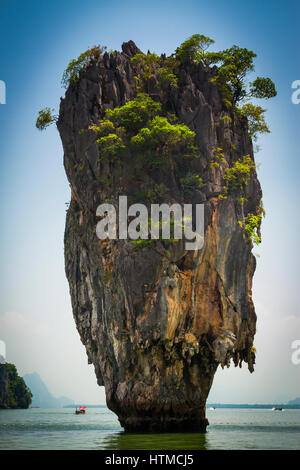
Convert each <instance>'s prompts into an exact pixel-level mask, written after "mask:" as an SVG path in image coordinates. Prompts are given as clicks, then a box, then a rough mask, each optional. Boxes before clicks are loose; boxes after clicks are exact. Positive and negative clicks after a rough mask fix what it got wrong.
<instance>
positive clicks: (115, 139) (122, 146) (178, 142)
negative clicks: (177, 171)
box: [90, 93, 197, 166]
mask: <svg viewBox="0 0 300 470" xmlns="http://www.w3.org/2000/svg"><path fill="white" fill-rule="evenodd" d="M161 112H162V109H161V105H160V103H157V102H155V101H153V100H152V99H151V98H150V96H149V95H147V94H143V93H139V94H138V95H137V97H136V98H134V99H133V100H131V101H128V102H127V103H126V104H125V105H124V106H121V107H119V108H115V109H113V110H111V109H108V110H106V112H105V116H104V119H103V120H101V121H100V123H99V125H93V126H91V127H90V129H91V130H93V131H94V132H96V133H97V136H98V139H97V142H98V145H99V149H100V154H101V157H100V158H108V159H115V158H116V157H118V159H119V160H120V158H121V157H122V155H123V152H124V153H125V152H126V151H127V152H131V154H132V155H133V156H134V157H136V158H144V159H145V161H146V163H147V164H148V165H150V166H158V165H161V164H166V163H167V162H169V163H170V162H171V160H172V159H175V158H177V157H180V158H181V159H184V158H187V157H192V156H197V149H196V147H195V145H194V140H195V133H194V132H193V131H191V130H190V129H189V127H187V126H186V125H184V124H181V123H180V122H178V120H177V119H175V118H174V116H173V115H170V116H169V117H163V116H160V115H159V114H161Z"/></svg>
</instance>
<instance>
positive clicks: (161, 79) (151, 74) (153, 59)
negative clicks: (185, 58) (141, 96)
mask: <svg viewBox="0 0 300 470" xmlns="http://www.w3.org/2000/svg"><path fill="white" fill-rule="evenodd" d="M130 63H131V66H132V68H133V69H134V71H135V73H136V76H135V80H136V86H137V90H138V91H139V92H142V91H144V92H146V93H151V92H152V91H153V92H161V91H163V90H166V89H167V88H168V87H173V88H174V87H177V82H178V78H177V77H176V75H175V74H174V71H175V69H176V66H177V64H176V61H175V60H174V59H173V58H172V57H168V58H162V57H159V56H158V55H157V54H155V53H150V52H148V54H136V55H135V56H134V57H132V59H131V61H130Z"/></svg>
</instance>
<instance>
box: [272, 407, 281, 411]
mask: <svg viewBox="0 0 300 470" xmlns="http://www.w3.org/2000/svg"><path fill="white" fill-rule="evenodd" d="M272 411H283V408H272Z"/></svg>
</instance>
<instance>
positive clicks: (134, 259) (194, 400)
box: [58, 41, 262, 431]
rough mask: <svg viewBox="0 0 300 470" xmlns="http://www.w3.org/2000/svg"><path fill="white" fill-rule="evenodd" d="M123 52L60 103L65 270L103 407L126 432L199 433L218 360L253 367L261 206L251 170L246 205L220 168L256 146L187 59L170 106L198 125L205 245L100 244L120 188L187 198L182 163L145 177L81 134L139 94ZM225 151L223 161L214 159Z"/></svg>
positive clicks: (198, 195)
mask: <svg viewBox="0 0 300 470" xmlns="http://www.w3.org/2000/svg"><path fill="white" fill-rule="evenodd" d="M122 49H123V51H122V52H121V53H119V52H114V53H112V54H107V53H105V54H104V56H103V57H102V58H101V60H100V63H98V64H96V63H93V64H91V66H89V67H88V68H87V70H85V71H84V72H83V73H82V74H81V78H80V80H79V82H78V83H77V84H76V85H74V86H72V87H70V88H69V90H68V91H67V93H66V97H65V98H64V99H62V101H61V106H60V116H59V120H58V129H59V132H60V135H61V139H62V143H63V148H64V165H65V170H66V173H67V177H68V180H69V182H70V186H71V191H72V199H71V203H70V207H69V209H68V212H67V220H66V230H65V267H66V275H67V278H68V281H69V285H70V293H71V299H72V307H73V314H74V319H75V321H76V325H77V329H78V331H79V334H80V337H81V340H82V342H83V344H84V345H85V347H86V351H87V354H88V358H89V362H90V363H93V364H94V367H95V372H96V376H97V380H98V384H99V385H104V386H105V390H106V399H107V405H108V407H109V408H110V409H111V410H113V411H114V412H115V413H116V414H117V415H118V417H119V420H120V423H121V425H122V426H123V427H124V428H125V430H128V431H149V430H150V431H156V430H157V431H163V430H168V431H178V430H180V431H183V430H188V431H192V430H196V431H203V430H205V428H206V425H207V424H208V422H207V420H206V417H205V404H206V398H207V395H208V393H209V390H210V388H211V385H212V381H213V377H214V374H215V372H216V369H217V367H218V365H220V364H221V366H224V365H229V362H230V360H231V358H232V359H233V361H234V363H235V365H238V364H239V365H240V366H241V364H242V361H245V362H247V363H248V367H249V370H250V371H252V370H253V363H254V352H253V348H252V345H253V337H254V334H255V323H256V315H255V310H254V306H253V302H252V298H251V286H252V277H253V274H254V270H255V258H254V256H253V255H252V253H251V248H252V246H251V243H250V242H249V240H248V239H247V237H246V236H245V233H244V231H243V230H242V229H241V227H240V226H239V224H238V221H239V220H241V219H243V217H245V216H246V215H247V214H249V213H255V212H256V211H257V208H258V207H259V204H260V200H261V196H262V195H261V189H260V185H259V182H258V180H257V177H256V173H255V170H252V173H251V180H250V182H249V184H248V185H247V188H246V199H247V200H246V201H245V202H244V204H241V202H240V201H239V200H237V199H236V198H234V197H228V198H227V199H220V198H219V197H218V195H219V194H220V192H221V190H222V184H223V183H222V178H223V175H224V168H226V167H228V166H232V164H233V163H234V162H235V161H236V160H237V159H238V158H240V157H241V156H244V155H248V154H249V155H250V156H251V158H252V159H253V150H252V143H251V140H250V139H249V137H248V132H247V122H246V121H245V120H241V119H239V118H238V117H237V116H235V115H234V114H233V113H232V112H231V119H222V117H224V116H225V115H228V110H227V109H226V108H225V107H224V105H223V103H222V99H221V97H220V94H219V92H218V89H217V87H216V85H215V84H213V83H211V82H210V79H211V77H212V76H213V73H214V72H213V70H211V69H205V68H204V67H203V66H202V65H201V64H200V65H197V66H196V65H193V66H186V67H182V70H181V71H180V81H179V85H178V87H177V88H175V89H172V90H168V91H166V92H165V95H164V97H163V107H164V110H165V112H168V111H169V112H171V113H174V114H176V116H177V117H178V118H179V120H180V121H181V122H183V123H185V124H186V125H188V126H189V127H190V129H191V130H193V131H194V132H195V133H196V140H197V144H198V145H199V148H200V154H201V156H200V158H198V159H196V160H195V161H192V162H191V167H192V168H193V170H194V172H196V173H197V174H198V175H201V177H202V178H203V181H204V183H205V185H204V186H203V187H201V188H198V189H195V190H194V191H193V194H192V195H190V196H189V201H190V202H192V203H193V204H196V203H204V204H205V242H204V246H203V248H202V249H201V250H200V252H193V251H186V250H185V247H184V244H183V243H181V242H180V243H173V244H172V243H170V244H169V246H167V247H166V245H165V244H163V243H161V242H159V241H158V242H157V243H156V244H155V245H154V246H152V245H151V246H150V245H149V246H145V247H142V248H139V249H137V248H136V247H135V246H134V245H132V244H131V243H130V241H129V240H105V241H101V240H99V239H98V238H97V237H96V231H95V228H96V224H97V220H98V219H97V217H96V208H97V206H98V205H99V204H100V203H103V202H104V201H110V202H115V203H116V205H117V201H118V196H119V195H128V197H129V199H130V198H132V199H131V201H132V202H135V201H134V194H135V193H136V192H137V191H138V190H139V189H141V188H143V187H144V186H147V187H151V186H152V187H154V185H155V184H161V183H163V184H164V187H165V188H166V191H165V194H164V197H163V201H164V202H174V201H177V202H180V203H181V204H182V203H183V201H184V200H185V195H184V194H183V192H182V190H181V189H180V184H179V179H178V175H176V171H175V169H172V171H170V170H168V171H164V170H163V169H161V170H159V171H155V170H154V171H153V172H148V173H146V172H144V174H143V172H142V169H140V170H136V169H135V168H133V166H132V164H130V162H123V163H122V164H116V163H112V162H106V161H103V160H101V161H99V149H98V145H97V142H96V138H95V135H94V134H93V132H90V131H88V132H82V131H81V130H82V129H85V130H87V129H88V128H89V126H90V125H91V124H96V123H97V122H98V121H99V119H101V118H102V117H103V114H104V111H105V109H107V108H114V107H119V106H122V105H124V104H125V103H126V102H127V101H128V100H131V99H133V98H134V96H135V94H136V91H135V80H134V73H133V70H132V68H131V66H130V59H131V57H132V56H133V55H134V54H135V53H137V52H139V50H138V49H137V47H136V46H135V44H134V43H133V42H132V41H130V42H129V43H125V44H123V46H122ZM153 98H154V99H155V97H153ZM220 147H221V148H222V151H223V154H224V158H225V165H220V166H219V167H218V165H215V166H212V165H210V164H209V162H211V161H213V159H214V155H215V153H216V149H218V148H220ZM104 181H105V184H103V182H104ZM132 202H131V203H132ZM156 202H162V200H161V201H156ZM147 203H148V202H147Z"/></svg>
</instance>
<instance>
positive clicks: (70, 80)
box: [61, 45, 106, 88]
mask: <svg viewBox="0 0 300 470" xmlns="http://www.w3.org/2000/svg"><path fill="white" fill-rule="evenodd" d="M105 49H106V47H100V46H99V45H97V46H94V47H91V48H90V49H88V50H87V51H85V52H83V53H82V54H80V56H79V57H78V58H77V59H73V60H71V61H70V62H69V65H68V67H67V68H66V70H65V71H64V73H63V76H62V80H61V83H62V85H63V87H64V88H68V86H69V85H74V84H75V83H77V82H78V80H79V74H80V71H81V70H83V69H85V68H86V67H87V66H88V65H89V64H90V63H91V61H92V60H98V59H99V57H100V56H101V55H102V53H103V51H104V50H105Z"/></svg>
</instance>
